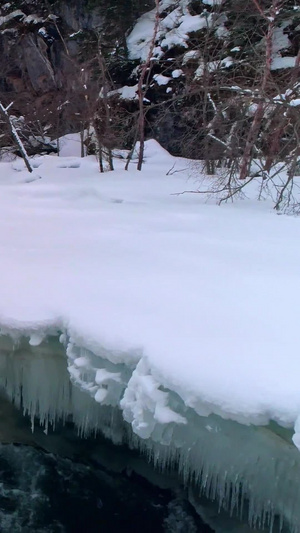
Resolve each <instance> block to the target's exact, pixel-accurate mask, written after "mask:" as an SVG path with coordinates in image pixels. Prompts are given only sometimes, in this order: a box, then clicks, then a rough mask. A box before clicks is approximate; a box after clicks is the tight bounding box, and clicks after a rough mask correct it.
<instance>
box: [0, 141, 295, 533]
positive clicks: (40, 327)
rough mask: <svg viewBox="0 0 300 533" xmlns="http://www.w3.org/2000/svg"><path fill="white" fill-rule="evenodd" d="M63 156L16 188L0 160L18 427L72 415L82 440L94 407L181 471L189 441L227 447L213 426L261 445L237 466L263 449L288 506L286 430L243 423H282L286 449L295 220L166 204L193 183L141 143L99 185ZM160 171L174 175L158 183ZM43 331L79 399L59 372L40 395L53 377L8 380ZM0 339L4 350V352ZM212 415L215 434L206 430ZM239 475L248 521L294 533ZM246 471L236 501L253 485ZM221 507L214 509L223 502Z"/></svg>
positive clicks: (1, 275)
mask: <svg viewBox="0 0 300 533" xmlns="http://www.w3.org/2000/svg"><path fill="white" fill-rule="evenodd" d="M68 156H70V157H71V160H72V165H67V164H65V165H64V164H62V162H63V161H64V158H57V157H56V156H45V157H42V158H39V161H38V163H39V175H40V176H41V179H40V180H38V181H35V182H32V183H26V179H27V174H26V173H25V171H22V170H20V168H19V169H18V170H19V171H18V172H17V171H15V170H14V168H13V167H12V166H11V164H10V163H1V164H0V176H1V178H0V188H1V194H0V204H1V209H0V217H1V223H0V249H1V250H2V255H1V262H0V293H1V301H0V323H1V325H2V327H1V332H2V337H0V341H1V347H0V348H1V349H0V354H1V358H2V362H1V364H2V387H4V388H6V391H7V393H8V394H9V395H10V397H11V398H14V399H15V400H16V399H18V395H19V400H20V394H21V393H20V391H21V389H22V391H23V392H22V395H23V402H25V404H26V407H25V406H24V405H23V407H24V408H25V410H26V411H27V412H29V413H30V414H31V415H32V417H33V418H34V415H36V414H38V416H40V418H41V419H42V421H44V422H45V423H48V422H55V420H56V419H57V418H61V417H67V416H69V414H72V416H73V413H75V415H74V418H75V421H76V423H78V425H79V427H82V428H83V431H85V429H89V430H91V429H93V428H94V429H95V427H96V429H97V428H99V427H102V426H101V424H102V422H101V420H102V418H101V417H100V419H98V418H97V417H98V415H97V414H95V413H98V408H99V409H100V408H102V407H103V406H104V407H105V408H110V407H111V406H112V408H113V409H117V410H120V409H121V410H122V411H123V416H124V418H125V420H126V421H127V424H128V425H130V426H131V431H132V432H133V433H132V441H133V442H134V438H137V439H138V442H139V446H145V447H146V448H147V447H150V443H151V446H152V448H151V450H152V452H153V453H154V455H155V453H156V451H157V453H159V454H160V455H159V456H160V457H162V456H164V454H165V459H164V461H165V462H166V463H167V461H168V453H170V454H173V455H172V457H173V458H174V457H175V456H176V454H177V452H178V457H179V461H182V463H180V464H181V465H182V469H183V468H184V464H185V462H186V465H187V469H188V470H189V471H192V469H193V465H195V464H196V463H195V461H198V463H197V464H200V462H199V461H200V456H199V453H200V452H199V449H200V448H199V447H200V444H199V443H201V442H204V441H203V439H204V437H203V434H205V435H206V433H207V435H206V437H205V439H206V440H205V442H206V443H207V444H205V446H207V454H209V453H210V452H209V450H210V449H212V445H213V444H212V443H215V445H214V446H216V447H215V448H214V451H215V453H216V454H218V452H217V446H219V445H220V453H221V454H222V453H223V450H222V448H221V445H222V440H223V439H224V438H225V434H226V435H228V437H226V438H228V443H230V438H231V437H230V436H229V434H228V433H226V432H227V431H229V430H230V431H229V433H231V432H233V433H232V435H233V437H232V438H233V440H234V438H235V437H234V435H235V430H233V429H232V428H237V429H236V433H237V434H238V435H239V437H238V439H241V440H239V441H238V442H240V443H241V442H242V441H243V442H245V439H246V438H248V437H249V435H250V436H251V435H253V439H254V440H253V443H255V442H256V440H255V439H256V437H257V438H259V439H260V438H261V437H259V435H267V437H266V440H264V444H263V445H262V447H261V446H258V447H257V448H256V449H255V450H253V455H251V456H250V455H249V454H250V452H249V450H248V447H246V448H245V453H246V454H247V455H249V465H250V466H251V467H252V466H253V465H255V464H258V463H257V462H258V461H262V463H263V464H265V462H266V461H267V455H268V453H267V451H265V452H263V451H261V450H262V449H266V450H267V449H269V450H270V449H271V448H270V446H271V444H270V443H271V442H273V440H274V439H275V441H276V443H277V444H276V446H275V448H276V450H277V451H276V454H277V455H278V461H277V459H276V461H277V463H276V464H277V467H276V468H275V467H274V461H273V462H272V461H271V459H270V461H269V462H267V464H268V465H269V466H266V469H267V470H263V469H262V472H265V473H266V476H269V479H274V480H276V479H277V478H276V475H277V474H278V468H279V470H280V469H281V468H282V469H283V470H282V472H283V474H282V475H281V474H280V475H279V474H278V475H279V478H278V479H280V483H283V482H284V483H285V481H284V480H285V479H286V478H285V477H284V476H285V475H284V472H287V471H288V475H289V476H290V478H289V479H290V483H291V486H292V487H293V490H294V498H293V500H291V501H292V503H291V505H292V504H293V505H294V509H299V508H300V505H299V502H300V496H299V488H298V485H297V483H298V475H297V476H296V478H294V477H293V475H294V474H293V472H294V473H295V475H296V474H297V472H298V470H296V469H295V468H294V466H293V465H295V464H297V465H298V462H299V461H300V454H299V452H298V450H297V449H296V448H295V446H294V445H293V444H292V442H291V439H290V436H289V437H288V439H287V441H286V440H285V439H283V440H282V439H281V437H277V436H274V432H273V431H272V432H271V431H269V430H265V431H266V432H267V433H264V431H263V430H262V429H259V430H258V429H256V428H253V427H251V426H250V427H247V425H251V424H252V425H255V426H260V425H266V426H268V424H269V423H270V421H275V422H277V423H278V424H279V425H280V426H281V427H282V428H291V429H292V428H294V431H296V433H295V436H294V442H295V444H296V445H298V444H299V435H300V427H299V422H298V420H299V415H300V388H299V371H300V362H299V357H298V354H297V349H296V347H297V344H298V336H297V332H298V316H297V306H298V301H299V297H300V294H299V292H300V284H299V268H298V264H299V259H300V251H299V247H297V246H295V243H296V242H298V240H299V237H300V221H299V219H297V218H292V217H285V216H281V217H278V216H276V215H275V214H274V212H273V211H272V210H271V206H270V204H269V203H268V202H261V203H259V204H258V203H254V202H252V201H251V200H248V201H245V202H242V203H240V204H233V205H224V206H222V207H217V206H215V205H210V204H209V203H204V199H202V197H200V196H199V195H196V194H195V195H179V196H178V195H176V194H174V193H177V192H181V191H183V190H185V189H193V188H196V185H195V177H194V178H190V180H189V181H188V182H187V179H188V175H187V171H186V170H184V169H186V167H187V162H186V161H184V160H180V159H176V158H173V157H171V156H170V155H169V154H168V153H167V152H166V151H164V150H162V149H161V148H160V147H159V145H158V144H157V143H155V142H154V141H151V142H148V143H147V151H146V163H145V166H144V169H143V171H142V172H141V173H139V172H137V171H136V170H135V167H134V165H133V164H131V166H130V172H128V173H126V172H125V171H124V170H123V169H122V167H123V163H122V162H120V161H119V162H118V161H116V165H117V167H118V166H119V168H117V170H116V171H115V172H114V173H106V174H104V175H100V174H99V172H98V165H97V162H96V161H95V160H94V159H93V158H90V157H89V158H83V159H81V160H80V165H79V164H78V165H77V164H74V163H76V157H74V155H73V154H72V151H70V152H68ZM78 162H79V159H78ZM173 165H175V167H174V169H175V170H181V172H176V173H173V174H172V173H170V174H169V175H166V174H167V172H168V170H170V169H171V167H172V166H173ZM53 337H54V338H55V339H56V341H55V343H56V344H55V346H56V348H55V349H54V350H53V353H54V352H55V353H56V354H58V355H56V357H58V356H59V354H60V356H59V357H60V360H61V361H64V362H65V363H66V361H67V363H68V373H69V376H70V378H71V381H72V383H73V385H75V387H73V388H74V390H75V391H78V394H79V393H80V395H81V396H80V400H78V401H77V400H76V401H75V400H74V401H75V404H72V406H71V407H69V402H70V398H69V396H68V394H69V393H67V392H66V391H67V388H66V387H68V386H67V385H66V383H68V379H69V378H68V379H67V381H63V384H62V385H61V386H60V385H59V384H58V385H57V386H59V387H60V389H59V390H60V392H59V391H58V390H57V389H55V388H54V389H53V383H54V381H55V372H56V370H55V369H54V370H53V371H49V370H47V367H45V366H43V365H44V362H43V361H41V362H40V366H39V367H38V369H37V370H35V371H34V373H33V374H32V372H33V371H28V374H24V372H23V370H22V371H20V367H19V366H18V363H21V362H22V360H20V359H18V358H17V360H16V358H15V356H14V355H13V357H11V355H9V354H14V353H15V350H18V349H19V348H18V346H21V347H22V346H23V347H24V342H25V341H24V339H27V340H26V342H25V345H26V350H25V348H24V350H23V352H24V353H25V352H26V353H29V354H30V357H29V359H30V361H34V360H35V356H34V357H33V355H34V354H38V353H39V349H41V353H45V349H46V348H44V346H46V347H47V346H48V345H49V342H50V341H49V339H51V338H52V339H53ZM7 339H8V340H7ZM9 339H12V340H13V344H12V345H11V344H8V348H5V346H6V345H5V342H8V343H9V342H11V341H10V340H9ZM58 339H60V342H58ZM4 341H5V342H4ZM51 342H52V341H51ZM3 343H4V344H3ZM22 343H23V344H22ZM45 343H46V344H45ZM58 346H60V348H58ZM47 350H48V351H47ZM46 351H47V353H48V355H49V353H51V343H50V348H49V346H48V348H47V349H46ZM23 352H22V349H20V350H19V352H18V353H19V354H22V353H23ZM66 355H67V357H66ZM47 357H48V356H47ZM1 358H0V359H1ZM3 358H4V359H3ZM12 359H13V361H14V363H13V364H14V365H16V366H15V367H14V368H11V366H10V365H12ZM42 359H43V357H42ZM48 359H49V357H48ZM50 359H51V357H50ZM31 364H33V363H30V365H31ZM49 364H50V363H49ZM22 368H23V367H22ZM26 368H27V367H26ZM26 375H28V378H26V380H27V381H26V383H25V381H24V380H25V377H26ZM30 376H31V377H30ZM32 376H35V378H33V377H32ZM67 376H68V374H67ZM33 383H34V384H35V385H34V387H33ZM46 384H48V385H47V386H46ZM47 387H48V388H47ZM61 387H62V388H61ZM25 390H26V391H27V392H26V394H24V391H25ZM46 391H48V392H46ZM66 394H67V396H66ZM76 394H77V392H74V393H73V396H74V395H76ZM40 397H43V400H42V401H41V400H40ZM53 397H54V398H57V404H54V405H53V404H52V403H51V402H52V399H53ZM82 398H83V399H82ZM72 401H73V400H72ZM49 402H50V403H49ZM50 404H51V408H50ZM85 405H88V407H84V406H85ZM90 410H92V411H90ZM48 411H49V412H48ZM76 413H77V414H76ZM86 413H89V414H86ZM91 413H92V414H91ZM80 416H84V420H83V421H82V420H81V421H80ZM99 416H100V415H99ZM101 416H102V415H101ZM207 417H210V418H209V419H208V418H207ZM215 417H216V418H215ZM96 419H97V423H96V422H95V420H96ZM99 420H100V421H99ZM213 420H215V421H216V420H217V422H216V424H217V428H218V429H213V430H212V431H211V430H210V429H209V427H213V426H212V425H211V423H212V421H213ZM240 424H243V426H241V425H240ZM102 425H103V424H102ZM108 425H109V424H108ZM193 428H195V431H196V432H198V433H197V435H196V437H195V439H194V440H193V435H194V433H193V431H194V430H193ZM205 428H206V429H205ZM243 428H244V429H243ZM244 431H245V433H243V432H244ZM282 431H283V430H282ZM298 431H299V433H298ZM257 432H258V433H257ZM211 434H212V435H215V434H217V436H218V439H219V440H215V438H212V437H211ZM134 435H136V437H134ZM243 435H244V437H243ZM216 438H217V437H216ZM251 438H252V437H251ZM185 439H186V440H187V441H188V442H189V443H190V444H189V446H188V448H189V450H188V448H186V449H185V445H184V440H185ZM243 439H244V440H243ZM262 439H264V437H262ZM193 442H194V443H197V450H198V451H197V452H196V451H195V450H194V447H193ZM153 443H156V444H155V445H154V444H153ZM218 443H219V444H218ZM166 444H167V446H166ZM171 444H172V445H171ZM203 446H204V445H203ZM238 446H239V445H238ZM264 446H266V448H264ZM282 447H283V448H282ZM229 448H230V444H228V449H229ZM203 449H204V448H203ZM231 449H232V453H231V455H228V461H229V462H228V464H227V467H228V465H231V466H230V468H231V471H230V472H231V473H230V475H229V474H228V472H227V474H226V473H225V471H224V470H222V469H221V470H220V468H221V467H220V468H219V467H218V468H219V474H218V469H216V470H214V474H213V475H211V477H210V480H211V483H213V484H214V483H215V486H216V487H217V486H218V487H219V488H218V489H217V488H216V489H215V491H216V493H217V496H216V497H218V499H219V500H221V501H222V498H223V496H222V494H221V492H220V491H222V490H223V491H225V492H226V491H229V492H230V488H228V487H230V483H232V482H233V479H235V476H237V475H238V469H241V468H242V464H243V461H245V455H243V453H242V454H241V455H240V457H239V458H235V457H236V455H237V451H236V450H235V449H234V448H232V445H231ZM155 450H156V451H155ZM168 450H170V452H168ZM176 450H177V451H176ZM221 450H222V451H221ZM283 450H284V451H283ZM205 453H206V452H205ZM205 453H204V451H203V454H202V460H201V461H202V462H201V465H202V466H203V469H204V470H203V471H205V464H206V465H208V464H210V465H213V464H214V461H215V463H216V457H215V458H214V459H213V454H212V455H210V456H209V457H210V459H209V458H208V455H207V463H205V464H204V462H205V461H206V459H205V457H206V455H205ZM274 453H275V451H274ZM195 454H196V455H195ZM228 454H229V451H228ZM277 455H276V457H277ZM272 457H273V456H272V455H271V456H270V458H272ZM203 461H204V462H203ZM280 461H282V462H280ZM285 461H287V464H285ZM295 461H296V463H295ZM247 464H248V463H247ZM278 464H279V465H281V466H278ZM272 465H273V466H272ZM197 468H198V467H197ZM201 468H202V467H201ZM211 468H212V466H211ZM216 468H217V467H216ZM245 468H246V467H245ZM253 468H254V466H253ZM274 468H275V470H274ZM284 468H285V470H284ZM249 469H250V470H251V468H250V467H249ZM272 469H273V470H272ZM255 471H256V477H255V479H256V480H257V482H255V483H256V485H255V487H256V488H255V490H254V489H253V491H254V492H253V494H254V495H253V509H255V512H254V511H253V513H252V514H253V516H254V517H256V518H254V519H253V520H254V522H255V521H256V520H262V521H263V520H264V518H263V516H265V519H266V517H268V520H269V521H272V520H273V516H274V512H279V513H281V514H282V515H283V516H284V517H285V518H286V519H287V520H289V521H290V523H291V524H293V527H294V531H298V530H299V529H297V528H299V527H300V526H299V523H300V522H299V520H300V518H299V517H298V514H297V513H296V511H293V510H291V508H290V507H289V506H288V505H287V501H286V497H285V496H283V494H282V490H281V489H280V488H279V487H278V486H277V485H278V484H277V485H276V483H275V481H274V483H275V488H274V491H275V492H274V491H273V489H272V490H271V488H269V489H268V491H267V492H265V494H266V496H265V497H262V491H260V489H259V486H260V482H259V479H260V477H259V475H258V471H257V468H256V469H255ZM280 471H281V470H280ZM276 472H277V473H276ZM244 474H245V476H246V474H247V472H246V471H244ZM247 475H248V478H247V479H248V481H247V480H246V481H245V482H244V485H243V487H244V488H245V493H247V495H248V497H249V493H250V492H251V486H252V487H253V486H254V481H253V479H252V477H251V476H250V474H249V473H248V474H247ZM199 476H200V473H199ZM218 476H219V477H218ZM220 476H221V477H220ZM224 476H225V478H226V476H229V478H228V479H229V484H228V482H226V479H225V478H224ZM249 476H250V477H249ZM257 476H258V477H257ZM274 476H275V477H274ZM221 478H222V479H223V481H222V483H221V482H220V481H218V483H217V479H218V480H220V479H221ZM214 480H215V481H214ZM291 480H292V481H291ZM210 486H212V485H210ZM236 486H237V490H238V486H239V482H238V483H237V485H236ZM270 486H271V485H270ZM203 490H204V489H203ZM209 490H211V489H209ZM212 490H213V489H212ZM272 491H273V492H272ZM226 494H227V493H226ZM286 494H289V492H288V489H287V492H286ZM255 498H257V500H256V499H255ZM268 498H269V500H268ZM223 499H225V500H226V502H227V504H228V501H229V500H230V497H229V494H227V496H226V498H225V496H224V498H223ZM268 501H269V503H267V502H268ZM255 502H256V503H255ZM295 502H296V504H295ZM272 506H273V507H274V508H273V507H272ZM272 509H273V510H272ZM251 516H252V515H251ZM259 517H260V518H259ZM253 520H252V521H253Z"/></svg>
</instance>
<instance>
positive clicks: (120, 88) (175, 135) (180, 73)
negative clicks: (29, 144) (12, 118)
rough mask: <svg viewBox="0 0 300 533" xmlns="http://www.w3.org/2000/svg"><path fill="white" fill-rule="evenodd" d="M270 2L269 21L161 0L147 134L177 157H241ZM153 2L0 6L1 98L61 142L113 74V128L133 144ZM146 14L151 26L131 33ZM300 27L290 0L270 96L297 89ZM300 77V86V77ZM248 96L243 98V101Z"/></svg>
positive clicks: (182, 0)
mask: <svg viewBox="0 0 300 533" xmlns="http://www.w3.org/2000/svg"><path fill="white" fill-rule="evenodd" d="M271 3H272V1H271V0H264V2H263V5H264V8H265V13H266V15H264V14H262V13H260V12H259V11H258V10H257V9H255V7H254V3H253V0H214V1H212V0H178V1H175V0H168V1H166V0H161V1H160V13H159V18H160V23H159V34H158V35H157V37H156V42H155V48H154V51H153V61H152V69H151V71H150V73H149V78H148V86H147V90H146V94H145V97H146V98H145V105H146V106H148V107H149V109H148V111H147V131H146V134H147V135H149V136H152V137H153V136H154V137H155V138H156V139H157V140H158V141H159V142H160V143H161V144H162V145H163V146H164V147H165V148H167V149H168V150H169V151H171V152H172V153H174V154H178V155H184V156H188V157H189V156H191V155H192V157H202V156H203V154H204V153H205V154H206V155H207V154H210V155H209V157H212V158H215V159H216V158H218V156H219V154H222V152H223V153H224V146H225V145H226V143H227V142H229V140H230V139H231V140H232V146H235V145H237V146H240V148H239V149H241V150H243V143H241V144H240V143H239V142H237V140H239V139H242V138H244V139H245V135H246V133H245V132H247V131H248V129H249V124H250V122H251V117H252V116H253V109H254V108H255V105H256V100H255V98H256V96H255V95H257V94H258V92H257V91H259V90H260V86H261V79H262V72H263V68H264V59H265V50H266V46H265V45H266V42H265V41H266V34H267V21H268V20H269V19H270V17H269V19H268V16H267V15H268V13H269V9H270V5H271ZM154 7H155V1H154V0H15V1H14V2H13V3H9V2H8V3H5V4H3V5H2V6H0V54H1V58H2V60H1V65H0V99H1V100H2V101H3V102H4V103H5V104H6V103H9V102H10V101H13V102H14V106H13V107H12V112H13V113H14V114H15V115H16V116H17V117H19V116H22V117H24V120H25V123H26V124H27V123H28V124H29V123H30V128H31V130H32V129H33V130H34V132H33V134H34V135H35V136H39V135H40V134H41V131H40V130H41V129H42V130H43V129H44V128H45V127H47V128H48V130H47V131H48V133H49V135H50V137H52V138H54V137H57V136H59V135H61V134H64V133H67V132H69V131H75V130H77V131H78V130H79V129H83V128H86V127H87V123H88V122H89V119H90V117H91V116H92V114H93V113H94V112H95V109H96V107H97V104H96V101H97V97H98V95H99V92H100V91H101V87H102V86H103V79H104V78H105V79H106V82H107V81H108V92H111V91H113V92H114V94H117V95H118V98H119V101H118V103H117V110H116V113H115V115H114V122H116V123H117V127H118V128H119V130H120V131H121V130H122V136H121V137H123V139H124V138H126V139H127V140H128V139H129V140H128V142H127V141H126V142H127V145H126V142H125V141H124V142H123V146H128V145H130V142H131V141H132V140H133V138H134V137H135V134H134V131H133V130H134V113H135V112H136V110H137V102H136V93H135V91H136V89H135V87H136V84H137V70H136V67H137V66H138V65H139V64H140V62H141V61H143V59H144V57H143V53H140V52H139V51H141V50H143V47H144V49H146V48H147V42H149V35H150V36H151V20H152V23H153V16H152V19H151V15H147V12H148V11H149V10H151V9H153V8H154ZM143 14H146V15H145V17H146V19H145V24H144V25H142V26H140V28H139V31H137V32H136V33H135V35H133V36H132V34H131V30H132V29H133V28H134V26H135V23H136V22H137V20H138V18H139V17H140V16H141V15H143ZM149 24H150V34H149ZM299 28H300V8H299V7H298V6H296V5H295V2H294V0H286V1H285V2H284V4H283V7H282V8H281V9H280V12H278V14H277V15H276V24H275V28H274V38H273V61H274V63H273V67H274V68H273V67H272V68H273V71H272V73H271V76H270V77H269V86H268V90H267V91H266V93H267V96H268V97H271V98H276V96H277V95H278V94H279V95H280V94H281V95H282V94H284V93H285V91H286V90H290V88H291V87H290V81H289V80H290V79H291V69H292V68H293V65H295V64H296V57H297V54H299V46H300V38H299V35H300V30H299ZM147 32H148V34H147ZM147 39H148V41H147ZM102 61H103V63H101V62H102ZM101 64H102V66H101ZM103 64H104V65H105V70H106V71H105V76H104V78H103ZM292 77H293V79H295V80H296V79H297V78H298V77H299V72H298V73H297V72H295V71H294V73H293V75H292ZM128 86H129V89H128ZM234 88H235V89H234ZM237 88H238V89H237ZM245 91H248V93H246V92H245ZM249 91H250V92H249ZM255 91H256V92H255ZM246 94H249V97H248V100H247V102H246V101H245V98H242V96H245V95H246ZM126 95H127V96H126ZM128 95H129V96H128ZM296 96H297V94H296ZM115 99H117V97H116V98H115ZM98 107H99V106H98ZM216 109H217V110H218V111H217V113H216ZM275 115H276V113H275ZM275 115H274V124H275V122H276V116H275ZM120 117H121V118H122V124H121V123H120V124H118V120H119V118H120ZM128 117H129V118H128ZM212 121H213V122H212ZM234 123H236V124H237V127H236V129H234V128H233V124H234ZM241 125H242V126H241ZM274 127H275V126H274ZM209 128H210V130H211V131H210V132H209V131H208V130H209ZM232 128H233V129H232ZM230 131H231V133H230ZM233 131H234V135H235V139H234V136H233V135H232V132H233ZM128 132H129V133H128ZM207 133H210V135H213V136H214V138H215V139H216V138H217V139H220V140H221V142H218V141H216V140H213V137H211V136H210V137H209V136H208V135H207ZM119 137H120V136H119ZM0 142H1V143H2V144H3V143H4V144H5V142H6V139H5V138H3V137H2V138H1V141H0ZM222 142H223V147H222ZM243 142H244V141H243ZM267 144H268V141H267ZM230 150H231V151H232V150H233V148H231V149H230Z"/></svg>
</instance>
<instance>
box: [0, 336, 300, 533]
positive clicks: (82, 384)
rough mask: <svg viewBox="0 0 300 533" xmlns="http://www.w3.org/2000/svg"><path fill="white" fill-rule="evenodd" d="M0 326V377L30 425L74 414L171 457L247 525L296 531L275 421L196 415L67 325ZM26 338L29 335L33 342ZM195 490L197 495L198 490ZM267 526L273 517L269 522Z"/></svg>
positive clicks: (294, 474) (291, 469)
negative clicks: (80, 341) (19, 329)
mask: <svg viewBox="0 0 300 533" xmlns="http://www.w3.org/2000/svg"><path fill="white" fill-rule="evenodd" d="M51 333H52V334H51V335H49V336H47V335H46V336H45V332H42V333H41V335H40V336H39V340H40V342H39V343H38V342H37V340H38V337H37V333H36V332H35V333H32V334H31V335H30V334H29V335H28V336H26V335H24V334H22V335H21V334H20V335H17V334H16V331H13V332H11V335H8V334H7V333H6V334H3V335H2V336H0V369H1V372H0V375H1V379H0V387H1V390H2V392H5V394H6V395H7V396H8V397H9V399H10V400H11V401H12V402H14V403H16V404H17V405H18V406H19V407H21V408H22V409H23V412H24V413H25V414H27V415H29V416H30V418H31V424H32V429H34V424H35V423H36V424H37V423H40V424H42V425H44V426H45V430H46V431H47V430H48V427H49V425H50V424H51V425H53V426H55V423H56V422H58V421H59V420H60V421H61V420H62V421H66V420H73V421H74V423H75V424H76V426H77V427H78V431H79V433H80V434H82V435H83V436H87V435H88V434H91V433H92V434H93V433H95V432H97V431H101V432H102V433H104V434H105V435H106V436H107V437H108V438H110V439H112V440H113V441H114V442H115V443H122V442H127V443H128V444H129V445H130V446H132V447H137V448H139V449H140V450H141V451H142V452H144V453H146V454H147V455H148V456H149V458H150V459H151V460H152V461H153V462H154V463H155V465H156V466H157V467H158V468H159V469H162V470H165V469H168V468H169V467H170V466H174V465H176V468H178V471H179V473H180V475H181V476H182V478H183V480H184V482H185V483H186V484H189V483H191V484H192V486H193V487H194V488H193V489H192V490H193V493H194V497H195V494H196V495H197V494H198V495H201V494H204V495H205V496H207V497H208V498H210V499H212V500H216V501H217V502H218V504H219V506H220V509H221V508H224V509H226V510H227V511H228V512H229V513H230V514H232V515H235V514H237V515H239V516H241V517H242V516H243V517H244V519H245V516H246V517H247V519H248V521H249V524H250V525H251V527H253V528H259V529H263V528H267V529H269V530H272V529H274V530H277V529H276V528H279V529H281V528H282V527H283V526H284V525H286V526H287V527H289V528H290V531H293V532H295V533H296V532H298V531H300V480H299V469H300V454H299V451H298V450H297V448H296V447H295V446H294V445H293V443H292V440H291V436H292V433H291V432H290V431H288V430H285V429H284V428H281V427H280V426H277V425H276V424H273V425H269V426H267V427H259V426H252V425H251V426H247V425H242V424H239V423H238V422H234V421H230V420H224V419H223V418H221V417H219V416H217V415H209V416H199V415H198V414H197V413H196V411H195V410H194V409H192V408H190V407H187V406H186V405H185V403H184V402H183V401H182V399H181V398H180V397H179V396H178V395H177V394H176V393H175V392H172V391H170V390H166V389H164V387H162V386H161V384H159V383H158V382H157V381H156V379H155V378H154V377H153V376H152V375H151V370H150V368H149V366H148V364H147V360H146V359H145V358H143V357H142V358H141V359H140V361H139V362H138V364H137V365H136V366H135V365H133V364H132V365H128V366H126V365H124V364H120V363H117V362H116V363H113V362H112V361H113V360H114V359H115V358H116V354H114V353H113V352H112V353H110V352H109V350H105V349H103V352H102V356H101V350H100V351H99V352H98V353H97V355H96V354H95V353H93V352H91V351H90V350H88V349H85V348H83V347H81V346H79V345H76V343H75V342H74V340H72V338H70V337H69V336H68V334H67V332H66V331H65V332H63V333H62V332H57V333H56V335H55V334H54V331H53V330H52V332H51ZM33 339H34V342H33ZM196 498H197V496H196ZM274 526H276V527H275V528H274Z"/></svg>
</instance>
